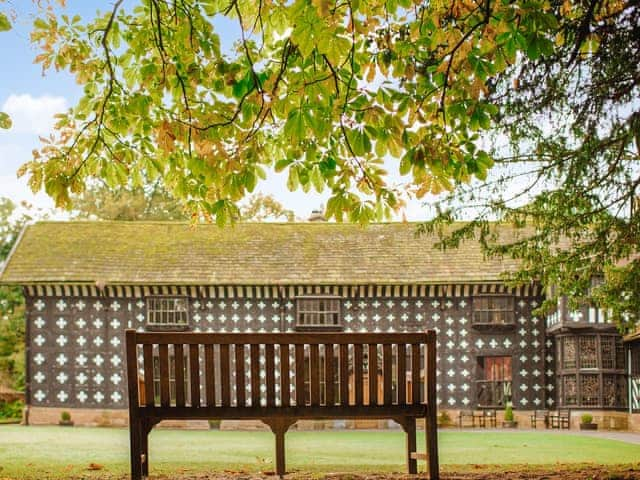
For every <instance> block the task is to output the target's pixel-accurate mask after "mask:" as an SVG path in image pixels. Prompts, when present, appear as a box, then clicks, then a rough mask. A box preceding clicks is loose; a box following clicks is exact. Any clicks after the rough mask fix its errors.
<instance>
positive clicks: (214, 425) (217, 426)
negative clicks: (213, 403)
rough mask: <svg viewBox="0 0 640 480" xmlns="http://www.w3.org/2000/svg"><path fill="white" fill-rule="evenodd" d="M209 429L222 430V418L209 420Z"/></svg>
mask: <svg viewBox="0 0 640 480" xmlns="http://www.w3.org/2000/svg"><path fill="white" fill-rule="evenodd" d="M209 430H220V420H219V419H216V420H212V419H210V420H209Z"/></svg>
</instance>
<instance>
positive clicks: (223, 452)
mask: <svg viewBox="0 0 640 480" xmlns="http://www.w3.org/2000/svg"><path fill="white" fill-rule="evenodd" d="M423 438H424V437H423V436H421V435H420V436H419V439H418V441H419V443H418V445H420V446H422V445H424V443H423V441H424V440H423ZM440 454H441V463H442V464H443V465H445V466H446V465H464V464H467V465H471V464H474V465H477V464H488V465H507V464H528V465H536V464H537V465H542V464H555V463H557V462H560V463H565V464H566V463H586V462H594V463H600V464H624V463H633V462H638V460H639V459H640V445H633V444H629V443H624V442H619V441H613V440H606V439H602V438H595V437H587V436H579V435H569V434H558V433H543V432H535V433H533V432H514V433H503V432H491V431H482V432H480V431H479V432H458V431H451V430H445V431H443V432H441V433H440ZM272 456H273V435H272V434H271V433H269V432H227V431H184V430H155V431H153V432H152V434H151V436H150V457H151V470H152V472H156V473H176V472H185V471H188V472H204V471H215V470H218V471H220V470H233V471H240V470H242V471H250V472H255V471H271V470H272V469H273V465H272ZM128 461H129V450H128V432H127V430H124V429H100V428H61V427H21V426H13V425H7V426H2V427H0V467H1V468H2V469H1V470H0V478H4V477H8V478H34V479H35V478H64V477H68V476H77V475H80V474H82V475H89V473H88V472H87V468H88V466H89V464H90V463H96V464H100V465H102V466H104V469H103V470H102V471H101V472H97V473H99V474H100V475H104V474H105V472H106V473H109V474H116V475H119V474H123V473H126V472H127V471H128ZM287 466H288V468H289V470H299V471H305V472H331V471H360V472H366V471H377V472H381V471H388V472H394V471H396V472H402V471H403V470H404V434H403V433H401V432H398V431H314V432H297V431H292V432H289V433H288V434H287Z"/></svg>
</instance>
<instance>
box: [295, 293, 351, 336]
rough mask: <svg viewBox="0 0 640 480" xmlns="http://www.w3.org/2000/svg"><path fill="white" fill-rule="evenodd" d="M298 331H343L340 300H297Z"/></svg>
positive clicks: (321, 297)
mask: <svg viewBox="0 0 640 480" xmlns="http://www.w3.org/2000/svg"><path fill="white" fill-rule="evenodd" d="M296 329H297V330H341V329H342V319H341V316H340V298H339V297H329V296H304V297H298V298H296Z"/></svg>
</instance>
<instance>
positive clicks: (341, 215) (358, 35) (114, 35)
mask: <svg viewBox="0 0 640 480" xmlns="http://www.w3.org/2000/svg"><path fill="white" fill-rule="evenodd" d="M638 9H639V6H638V2H637V1H632V0H628V1H621V0H509V1H507V0H454V1H448V2H441V1H418V0H415V1H412V0H372V1H368V2H362V1H359V0H343V1H337V2H335V1H331V0H295V1H292V2H280V1H273V2H272V1H268V2H254V1H252V0H181V1H175V2H167V1H163V0H148V1H144V2H139V3H138V4H137V6H135V7H134V8H129V7H127V6H125V5H124V4H123V1H122V0H118V1H115V2H114V5H113V9H112V10H110V11H108V12H106V13H105V14H102V15H99V16H97V17H96V18H95V19H92V20H90V21H89V22H88V23H86V24H85V23H83V22H82V21H81V19H80V18H68V17H64V16H56V15H55V14H54V13H53V12H49V13H48V14H47V15H45V16H44V17H43V18H40V19H38V20H37V21H36V23H35V29H34V33H33V37H32V39H33V41H34V42H35V43H37V44H38V45H39V46H40V55H38V57H37V61H38V62H40V63H41V64H42V65H43V67H44V68H45V69H46V68H50V67H53V68H57V69H66V70H69V71H70V72H72V73H73V74H75V76H76V79H77V81H78V82H79V83H80V84H81V85H83V87H84V95H83V96H82V98H81V99H80V100H79V102H78V103H77V104H76V105H75V107H74V108H72V109H71V110H70V111H69V112H68V113H66V114H64V115H62V116H60V118H59V122H58V124H57V127H56V128H57V134H56V135H53V136H52V137H51V138H49V139H47V140H46V142H45V144H44V145H43V147H42V149H41V150H40V151H39V152H38V153H37V154H36V155H35V158H34V160H33V161H31V162H29V163H27V164H26V165H25V166H24V167H23V168H22V170H21V173H23V174H27V175H29V178H30V182H31V185H32V187H33V188H34V190H38V189H41V188H44V189H45V190H46V191H47V192H48V193H49V194H50V195H51V196H52V197H53V198H54V199H55V200H56V202H57V204H58V205H61V206H68V205H69V195H70V193H71V192H81V191H82V190H83V189H84V188H85V185H86V184H87V182H88V181H90V180H91V179H93V178H96V177H100V178H104V179H105V181H106V182H107V183H108V184H109V185H110V186H116V185H123V184H126V183H127V182H129V181H133V182H134V185H140V184H141V183H142V180H141V179H142V178H144V177H145V176H149V178H151V179H152V181H154V180H155V179H156V178H159V179H160V180H161V182H162V184H163V186H164V187H165V188H166V189H167V191H168V192H170V193H171V195H173V196H174V197H175V198H177V199H179V200H181V201H183V202H184V204H185V205H186V207H187V209H188V210H189V211H191V212H194V214H195V217H196V218H201V217H206V218H212V219H215V220H216V221H217V222H219V223H220V224H224V223H226V222H228V221H230V220H231V219H236V218H239V214H238V207H237V202H239V201H240V200H241V199H243V198H244V197H245V196H246V195H247V194H248V193H249V192H252V191H253V190H254V189H255V187H256V185H257V183H258V182H259V181H260V179H262V178H264V177H265V171H266V170H268V169H270V168H275V169H276V170H286V171H287V173H288V182H287V185H288V187H289V188H290V189H292V190H294V189H298V188H302V189H304V190H309V189H311V188H314V189H316V190H318V191H321V190H324V189H329V190H330V191H331V196H330V199H329V201H328V203H327V211H326V214H327V215H328V216H329V217H333V218H336V219H338V220H343V219H345V218H347V219H349V220H351V221H358V222H362V223H366V222H368V221H371V220H374V219H379V218H383V217H385V216H388V215H390V213H391V212H392V211H393V210H394V209H397V208H399V207H400V206H401V201H400V200H399V194H400V192H404V191H406V192H408V193H409V195H411V196H415V197H417V198H422V197H423V196H424V195H426V194H441V193H442V192H447V191H454V196H453V197H452V198H450V199H449V201H445V202H444V203H443V204H442V205H441V206H440V207H439V211H440V213H441V214H440V215H439V217H438V222H436V223H434V224H431V225H429V226H425V229H430V228H436V226H437V225H438V223H439V222H446V221H449V220H451V219H453V218H455V217H456V216H461V215H463V214H462V213H460V210H457V211H456V212H454V211H453V210H451V209H450V208H449V207H450V206H451V205H452V202H453V205H456V206H460V205H461V202H463V203H462V205H464V206H470V205H474V206H476V207H477V208H476V209H474V211H473V215H474V216H475V221H474V222H472V223H471V224H469V225H468V226H467V227H466V228H464V229H462V230H459V231H458V232H457V233H456V234H454V235H453V237H452V238H449V242H448V244H449V245H451V244H455V243H456V242H457V241H458V240H459V239H460V238H462V237H465V236H472V235H477V236H479V238H480V241H481V242H482V243H483V245H484V246H485V248H486V249H487V253H488V254H490V255H511V256H514V257H516V258H521V259H522V260H523V270H522V271H521V272H520V273H519V274H518V275H516V276H515V278H514V279H513V280H514V281H525V280H526V281H530V280H531V279H533V278H535V279H540V280H542V281H543V282H544V283H546V284H553V285H556V286H557V287H558V290H557V292H559V293H567V294H572V295H573V296H575V297H576V298H578V299H580V298H581V297H584V298H586V297H587V296H589V295H591V294H598V295H600V296H601V299H603V300H604V299H606V300H608V301H611V302H614V303H615V302H616V298H617V299H618V300H619V299H621V298H627V299H629V300H624V302H623V303H626V308H627V309H628V307H629V306H630V305H632V306H637V305H638V300H640V292H639V291H638V289H640V287H638V284H637V282H635V283H634V281H633V279H634V278H637V277H638V268H640V267H639V266H638V262H637V261H636V260H635V257H634V255H636V254H637V251H638V230H637V227H638V215H637V210H636V209H632V208H631V207H630V205H631V204H632V199H633V198H634V197H635V195H636V187H637V185H638V183H639V182H640V180H639V178H640V177H639V175H638V168H637V160H638V141H637V139H638V138H639V137H640V135H639V133H638V132H639V129H640V127H639V126H640V121H639V118H640V115H639V114H638V111H637V108H638V101H637V99H638V89H637V86H638V79H639V78H640V74H639V72H638V68H639V67H638V65H640V61H639V58H638V55H639V52H640V48H638V47H639V45H638V39H639V38H640V32H639V31H638V28H639V25H640V18H639V13H638ZM220 17H227V18H228V19H230V20H231V21H232V22H234V24H235V25H237V29H238V32H239V41H238V42H237V43H236V44H235V45H234V46H233V48H230V47H225V46H224V45H221V41H220V36H219V34H218V32H217V31H216V19H217V18H220ZM149 39H151V40H152V42H151V48H149ZM490 132H491V133H494V134H495V136H494V141H493V142H492V144H491V145H489V142H487V138H488V137H487V134H488V133H490ZM383 158H384V159H386V160H387V164H389V165H391V166H392V168H393V169H394V170H395V172H396V173H400V174H401V175H405V176H406V177H407V183H406V184H405V185H403V186H401V187H400V188H399V189H397V190H396V189H394V188H392V187H390V186H389V184H390V182H389V178H388V174H387V172H386V171H385V169H384V168H383V161H382V159H383ZM494 163H498V164H499V166H502V169H500V170H498V171H497V172H496V173H494V174H493V177H492V179H490V181H489V182H488V183H486V184H480V185H479V184H478V183H477V182H476V181H474V179H477V180H480V181H484V180H485V179H486V177H487V171H488V169H489V168H490V167H491V166H492V165H493V164H494ZM523 179H524V181H525V182H526V183H520V184H518V185H517V186H516V187H513V186H511V187H510V186H509V184H510V183H511V182H512V181H519V182H521V181H523ZM136 182H137V183H136ZM469 182H471V183H470V184H469ZM467 184H469V185H468V186H466V185H467ZM510 191H511V192H513V195H509V194H508V192H510ZM495 218H499V219H501V220H503V221H507V222H512V223H513V224H515V225H517V226H523V227H524V226H526V227H527V230H526V231H525V230H523V232H522V235H520V239H519V240H518V241H517V242H515V243H514V242H509V241H507V240H506V239H501V240H500V241H499V242H495V241H494V240H495V239H494V238H493V236H494V232H492V231H491V229H490V224H489V223H488V220H490V219H495ZM559 246H562V248H559ZM541 259H542V261H541ZM602 273H607V275H608V278H610V279H611V281H610V282H609V284H608V286H607V287H603V288H600V289H599V290H598V291H594V290H592V289H591V288H590V286H591V278H592V276H593V274H602ZM614 279H616V280H615V282H614ZM612 285H615V288H614V287H611V286H612ZM610 287H611V288H613V290H610V291H608V290H607V288H610ZM621 289H624V295H622V294H621V293H622V292H623V290H621ZM627 289H628V290H627ZM598 292H599V293H598ZM618 305H619V306H620V308H618V307H614V309H615V311H616V312H617V313H616V315H617V317H618V318H619V319H622V313H623V309H622V304H620V302H618Z"/></svg>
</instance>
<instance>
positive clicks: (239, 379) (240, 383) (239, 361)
mask: <svg viewBox="0 0 640 480" xmlns="http://www.w3.org/2000/svg"><path fill="white" fill-rule="evenodd" d="M234 349H235V356H236V405H238V406H239V407H244V406H246V404H247V399H246V391H247V390H246V388H247V387H246V386H245V379H244V345H235V346H234Z"/></svg>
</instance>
